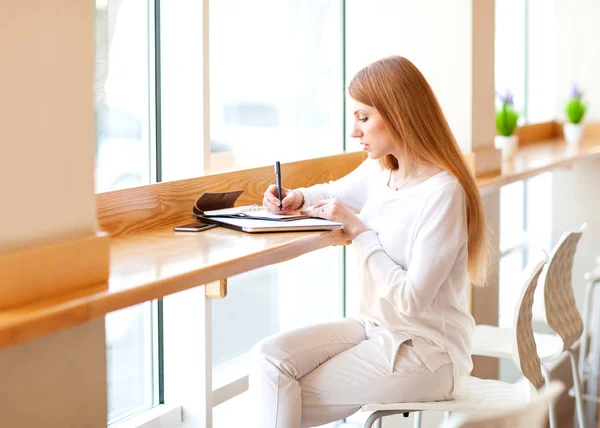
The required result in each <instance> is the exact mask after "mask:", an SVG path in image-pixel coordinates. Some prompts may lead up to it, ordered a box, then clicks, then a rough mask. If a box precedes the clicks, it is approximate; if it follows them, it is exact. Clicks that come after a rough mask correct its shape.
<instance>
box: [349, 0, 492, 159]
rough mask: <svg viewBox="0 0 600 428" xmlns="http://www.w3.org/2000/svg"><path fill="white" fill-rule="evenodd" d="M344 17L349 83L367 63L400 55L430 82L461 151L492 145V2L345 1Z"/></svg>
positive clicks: (432, 0)
mask: <svg viewBox="0 0 600 428" xmlns="http://www.w3.org/2000/svg"><path fill="white" fill-rule="evenodd" d="M346 13H347V22H346V37H347V40H346V58H347V67H346V71H347V76H348V77H347V78H348V81H349V79H351V78H352V76H353V75H354V74H355V73H356V72H357V71H358V70H359V69H360V68H362V67H364V66H365V65H367V64H369V63H370V62H373V61H375V60H377V59H380V58H382V57H385V56H389V55H401V56H404V57H406V58H408V59H409V60H411V61H412V62H413V63H414V64H415V65H416V66H417V67H418V68H419V69H420V70H421V72H422V73H423V75H424V76H425V78H426V79H427V80H428V81H429V83H430V85H431V86H432V88H433V90H434V92H435V94H436V96H437V97H438V100H439V102H440V104H441V106H442V109H443V110H444V114H445V115H446V118H447V119H448V122H449V123H450V126H451V128H452V131H453V132H454V134H455V136H456V139H457V140H458V143H459V145H460V146H461V148H462V149H463V151H466V152H469V151H471V149H472V148H473V147H481V146H482V145H490V144H491V143H492V140H493V136H494V134H495V125H494V121H493V117H494V83H493V73H494V67H493V53H494V39H493V28H494V19H493V18H494V15H493V13H494V1H493V0H477V2H475V1H473V0H453V1H446V0H425V1H419V2H415V1H411V0H374V1H369V2H364V1H360V0H349V1H348V2H347V3H346ZM473 13H475V16H478V19H475V20H474V19H473V16H474V15H473ZM474 26H475V28H476V31H478V38H477V39H475V38H474V37H473V28H474ZM473 70H475V71H476V72H477V78H476V80H475V82H474V81H473ZM473 83H475V84H476V85H478V86H477V87H475V88H474V87H473V86H474V85H473ZM473 106H475V108H473ZM474 116H475V117H476V118H477V120H475V121H474V120H472V119H473V117H474Z"/></svg>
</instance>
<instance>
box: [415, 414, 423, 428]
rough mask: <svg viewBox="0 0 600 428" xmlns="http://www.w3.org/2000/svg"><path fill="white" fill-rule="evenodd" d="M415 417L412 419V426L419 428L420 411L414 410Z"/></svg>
mask: <svg viewBox="0 0 600 428" xmlns="http://www.w3.org/2000/svg"><path fill="white" fill-rule="evenodd" d="M413 414H414V415H415V419H414V421H413V428H421V416H422V412H414V413H413Z"/></svg>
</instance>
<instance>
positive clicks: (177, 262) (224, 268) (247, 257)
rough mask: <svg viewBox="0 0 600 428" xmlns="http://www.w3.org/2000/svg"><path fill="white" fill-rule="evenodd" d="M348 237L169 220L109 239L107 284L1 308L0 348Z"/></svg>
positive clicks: (326, 245) (333, 243) (339, 243)
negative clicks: (187, 226) (193, 228)
mask: <svg viewBox="0 0 600 428" xmlns="http://www.w3.org/2000/svg"><path fill="white" fill-rule="evenodd" d="M174 225H176V224H174ZM174 225H173V226H174ZM348 242H349V241H348V240H347V238H346V236H345V235H344V233H343V232H342V231H334V232H329V231H322V232H285V233H266V234H246V233H242V232H237V231H234V230H229V229H225V228H220V227H219V228H214V229H210V230H207V231H204V232H200V233H193V232H190V233H184V232H173V231H172V226H168V227H163V228H162V229H153V230H149V231H145V232H139V233H135V234H132V235H124V236H119V237H116V238H114V239H112V240H111V244H110V247H111V254H110V258H111V264H110V280H109V283H108V289H106V284H99V285H98V287H97V289H91V290H90V289H88V290H86V291H84V292H82V291H78V292H74V293H69V294H67V295H64V296H61V297H60V298H53V299H48V300H44V301H40V302H36V303H33V304H29V305H25V306H21V307H18V308H14V309H7V310H4V311H1V312H0V347H4V346H10V345H14V344H17V343H20V342H23V341H25V340H29V339H33V338H35V337H38V336H40V335H42V334H45V333H49V332H52V331H56V330H59V329H62V328H66V327H70V326H73V325H77V324H82V323H84V322H86V321H88V320H90V319H92V318H95V317H99V316H103V315H105V314H107V313H109V312H112V311H115V310H118V309H122V308H126V307H128V306H133V305H135V304H138V303H142V302H145V301H149V300H153V299H157V298H159V297H162V296H166V295H168V294H172V293H176V292H178V291H182V290H186V289H189V288H192V287H196V286H198V285H201V284H205V283H208V282H211V281H215V280H219V279H222V278H227V277H230V276H232V275H236V274H239V273H242V272H246V271H249V270H252V269H256V268H258V267H261V266H266V265H269V264H275V263H280V262H283V261H286V260H289V259H292V258H294V257H297V256H299V255H301V254H305V253H308V252H310V251H314V250H317V249H320V248H324V247H328V246H331V245H344V244H346V243H348Z"/></svg>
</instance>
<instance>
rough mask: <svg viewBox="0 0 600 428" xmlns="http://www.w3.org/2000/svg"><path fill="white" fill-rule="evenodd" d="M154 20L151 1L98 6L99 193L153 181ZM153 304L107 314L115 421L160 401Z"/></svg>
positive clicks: (108, 1) (102, 0) (101, 0)
mask: <svg viewBox="0 0 600 428" xmlns="http://www.w3.org/2000/svg"><path fill="white" fill-rule="evenodd" d="M150 15H151V10H150V9H149V2H148V1H147V0H97V1H96V72H95V101H96V136H97V146H96V190H97V191H99V192H104V191H109V190H116V189H122V188H126V187H133V186H139V185H142V184H147V183H149V182H150V181H151V175H150V172H151V167H150V165H151V150H150V147H151V140H152V135H153V128H154V126H153V120H151V118H152V115H151V103H150V94H151V91H150V78H151V72H150V70H151V67H150V56H149V52H150V51H151V50H150V46H151V42H150V25H149V23H150V21H151V20H150ZM153 305H154V304H152V303H144V304H141V305H138V306H134V307H131V308H127V309H123V310H121V311H118V312H114V313H111V314H109V315H107V316H106V345H107V375H108V421H109V423H112V422H115V421H118V420H120V419H122V418H124V417H127V416H129V415H132V414H135V413H137V412H139V411H142V410H145V409H148V408H150V407H152V406H153V405H155V404H156V403H157V389H156V388H155V382H156V381H157V376H156V374H157V370H156V369H157V367H156V360H155V358H154V354H155V351H156V341H155V340H154V336H155V334H154V332H155V329H156V324H155V322H153V321H154V320H155V319H156V317H155V314H154V312H153Z"/></svg>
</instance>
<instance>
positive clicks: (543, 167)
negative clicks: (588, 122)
mask: <svg viewBox="0 0 600 428" xmlns="http://www.w3.org/2000/svg"><path fill="white" fill-rule="evenodd" d="M599 156H600V137H593V138H588V139H585V140H584V141H582V142H581V144H580V145H579V146H578V147H568V146H567V145H566V144H565V142H564V140H563V139H562V138H552V139H548V140H544V141H539V142H536V143H530V144H527V145H525V146H523V147H519V150H518V151H517V153H516V155H515V157H514V159H513V160H512V161H511V162H505V163H504V164H503V165H502V173H501V174H494V175H490V176H480V177H477V184H478V186H479V190H480V191H481V194H482V195H486V194H489V193H492V192H494V191H496V190H498V189H499V188H500V187H502V186H505V185H507V184H510V183H513V182H515V181H520V180H525V179H526V178H530V177H533V176H535V175H538V174H541V173H543V172H546V171H550V170H553V169H556V168H560V167H567V166H570V165H573V164H574V163H576V162H581V161H589V160H593V159H596V158H598V157H599Z"/></svg>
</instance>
